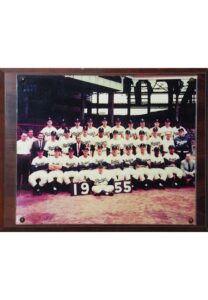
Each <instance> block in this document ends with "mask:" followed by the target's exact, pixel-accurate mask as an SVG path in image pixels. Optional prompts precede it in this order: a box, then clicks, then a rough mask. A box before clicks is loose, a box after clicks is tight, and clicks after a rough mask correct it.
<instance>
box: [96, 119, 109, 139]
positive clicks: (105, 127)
mask: <svg viewBox="0 0 208 300" xmlns="http://www.w3.org/2000/svg"><path fill="white" fill-rule="evenodd" d="M107 124H108V121H107V119H106V118H105V117H104V118H103V119H102V125H101V126H100V127H99V128H103V130H104V136H105V137H108V138H109V137H110V134H111V132H112V128H111V127H110V126H108V125H107ZM99 128H98V130H99Z"/></svg>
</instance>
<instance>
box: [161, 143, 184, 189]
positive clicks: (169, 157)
mask: <svg viewBox="0 0 208 300" xmlns="http://www.w3.org/2000/svg"><path fill="white" fill-rule="evenodd" d="M164 161H165V171H166V172H167V176H168V178H169V180H170V181H171V184H172V186H173V187H180V183H181V179H182V177H183V171H182V170H181V169H180V158H179V155H178V154H176V153H175V147H174V146H171V145H170V146H169V153H166V154H165V155H164Z"/></svg>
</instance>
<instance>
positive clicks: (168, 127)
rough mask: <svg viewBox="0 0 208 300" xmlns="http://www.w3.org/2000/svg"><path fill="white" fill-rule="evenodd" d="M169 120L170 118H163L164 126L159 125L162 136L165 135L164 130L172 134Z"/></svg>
mask: <svg viewBox="0 0 208 300" xmlns="http://www.w3.org/2000/svg"><path fill="white" fill-rule="evenodd" d="M170 124H171V122H170V119H168V118H167V119H166V120H165V126H163V127H161V136H162V137H164V136H165V135H166V132H167V131H168V132H170V133H171V136H173V134H174V132H173V127H171V126H170Z"/></svg>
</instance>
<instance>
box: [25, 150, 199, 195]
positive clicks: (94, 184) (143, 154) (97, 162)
mask: <svg viewBox="0 0 208 300" xmlns="http://www.w3.org/2000/svg"><path fill="white" fill-rule="evenodd" d="M82 151H83V155H82V156H80V157H79V158H78V157H76V156H74V149H73V148H72V147H70V148H69V151H68V156H62V155H61V152H62V150H61V148H60V147H55V149H54V156H50V157H49V158H47V157H45V156H44V155H43V149H41V148H39V149H38V156H37V157H36V158H35V159H33V161H32V167H31V174H30V176H29V183H30V184H31V186H32V187H33V191H34V194H41V192H42V189H43V187H44V186H45V185H46V184H48V187H49V189H50V191H51V192H53V193H57V192H58V190H60V188H61V186H62V184H63V183H64V184H65V186H66V187H67V190H70V187H71V184H73V183H80V182H85V181H87V182H88V183H89V184H90V186H91V188H92V191H93V192H94V193H95V194H100V193H106V194H108V193H110V194H113V190H114V184H113V183H114V182H115V181H124V180H130V181H131V183H132V184H133V186H134V188H135V189H136V188H138V186H139V185H142V187H143V188H144V189H145V190H147V189H149V188H150V187H151V186H155V187H157V188H164V187H165V186H166V185H171V186H173V187H180V185H181V183H182V181H183V179H187V180H188V182H190V183H193V182H194V178H195V162H194V161H193V160H191V159H190V158H191V156H190V154H189V153H187V154H186V158H185V159H184V160H183V161H182V162H181V161H180V158H179V156H178V155H177V154H176V153H175V147H174V146H172V145H170V146H169V152H168V153H166V154H165V155H164V157H162V155H161V154H160V149H159V148H158V147H155V148H154V151H153V153H152V154H151V155H149V154H148V153H147V150H146V145H145V144H141V145H140V152H139V153H138V154H137V155H136V156H135V155H133V153H132V148H131V147H130V146H127V147H126V149H125V154H124V155H123V156H121V155H120V154H118V148H117V147H116V146H113V148H112V153H111V154H110V155H109V156H108V157H106V156H105V155H104V153H103V147H102V145H100V146H98V153H97V155H96V156H95V157H91V156H90V155H89V149H88V148H87V147H86V148H84V149H83V150H82Z"/></svg>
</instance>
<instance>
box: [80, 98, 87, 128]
mask: <svg viewBox="0 0 208 300" xmlns="http://www.w3.org/2000/svg"><path fill="white" fill-rule="evenodd" d="M85 97H86V95H85V94H84V93H83V94H82V98H81V121H82V123H84V109H85Z"/></svg>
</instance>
